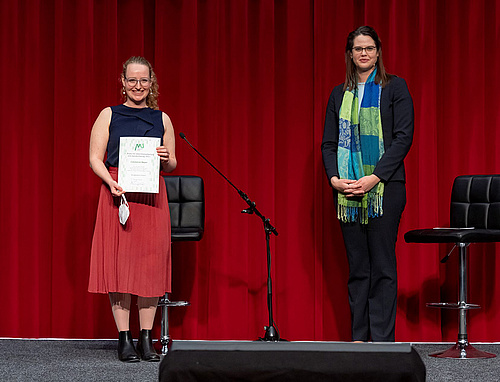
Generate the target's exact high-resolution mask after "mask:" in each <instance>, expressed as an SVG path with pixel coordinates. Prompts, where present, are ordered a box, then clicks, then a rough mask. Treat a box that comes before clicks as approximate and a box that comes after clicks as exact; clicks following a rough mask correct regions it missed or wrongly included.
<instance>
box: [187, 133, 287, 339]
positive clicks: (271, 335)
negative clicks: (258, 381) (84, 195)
mask: <svg viewBox="0 0 500 382" xmlns="http://www.w3.org/2000/svg"><path fill="white" fill-rule="evenodd" d="M179 136H180V137H181V138H182V139H183V140H185V141H186V143H187V144H188V145H189V146H191V148H192V149H193V150H194V151H196V153H197V154H198V155H199V156H200V157H202V158H203V160H204V161H205V162H207V163H208V164H209V165H210V166H212V168H213V169H214V170H215V171H217V172H218V173H219V175H220V176H222V177H223V178H224V179H225V180H226V181H227V182H228V183H229V184H230V185H231V186H232V187H233V188H234V189H235V190H236V191H237V192H238V195H240V197H241V198H242V199H243V200H244V201H245V203H246V204H247V205H248V208H246V209H244V210H243V211H241V213H244V214H249V215H252V214H255V215H257V216H258V217H259V218H260V219H261V220H262V223H263V225H264V231H265V233H266V250H267V310H268V312H269V325H268V326H264V330H265V331H266V332H265V335H264V337H259V340H261V341H279V340H280V335H279V332H278V329H277V328H276V326H275V323H274V319H273V287H272V280H271V248H270V245H269V241H270V238H271V234H274V235H275V236H278V231H276V228H274V227H273V226H272V225H271V223H270V220H269V219H267V218H266V217H265V216H264V215H262V214H261V213H260V211H259V210H258V209H257V207H256V204H255V202H253V201H252V200H250V198H249V197H248V196H247V194H245V193H244V192H243V191H241V190H239V189H238V188H237V187H236V186H235V185H234V184H233V183H231V181H230V180H229V179H228V178H226V176H225V175H224V174H223V173H221V172H220V171H219V170H218V169H217V167H215V166H214V165H213V164H212V163H211V162H210V161H209V160H208V159H207V158H205V157H204V156H203V154H202V153H200V152H199V151H198V150H197V149H196V148H195V147H194V146H193V145H192V144H191V143H189V141H188V140H187V138H186V135H185V134H184V133H179Z"/></svg>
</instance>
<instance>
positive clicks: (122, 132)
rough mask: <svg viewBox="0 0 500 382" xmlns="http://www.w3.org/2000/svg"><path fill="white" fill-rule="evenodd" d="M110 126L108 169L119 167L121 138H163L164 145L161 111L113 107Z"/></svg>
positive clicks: (122, 106)
mask: <svg viewBox="0 0 500 382" xmlns="http://www.w3.org/2000/svg"><path fill="white" fill-rule="evenodd" d="M111 111H112V115H111V123H110V124H109V139H108V147H107V152H108V157H107V159H106V163H105V165H106V167H107V168H109V167H118V150H119V147H120V137H155V138H161V144H162V145H163V133H164V130H165V129H164V127H163V119H162V112H161V111H160V110H153V109H150V108H149V107H145V108H141V109H138V108H134V107H128V106H125V105H118V106H111Z"/></svg>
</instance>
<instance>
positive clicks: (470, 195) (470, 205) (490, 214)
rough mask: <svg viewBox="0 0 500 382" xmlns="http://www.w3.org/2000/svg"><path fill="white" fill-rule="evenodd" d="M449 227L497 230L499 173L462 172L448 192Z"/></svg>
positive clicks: (499, 194) (499, 206) (498, 222)
mask: <svg viewBox="0 0 500 382" xmlns="http://www.w3.org/2000/svg"><path fill="white" fill-rule="evenodd" d="M450 226H451V227H453V228H463V227H474V228H480V229H500V175H462V176H458V177H456V178H455V182H454V183H453V189H452V191H451V206H450Z"/></svg>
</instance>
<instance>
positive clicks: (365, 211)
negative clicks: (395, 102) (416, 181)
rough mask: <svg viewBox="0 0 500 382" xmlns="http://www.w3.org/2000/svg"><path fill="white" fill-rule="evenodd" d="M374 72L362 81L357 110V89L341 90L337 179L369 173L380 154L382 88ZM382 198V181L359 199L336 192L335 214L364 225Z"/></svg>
mask: <svg viewBox="0 0 500 382" xmlns="http://www.w3.org/2000/svg"><path fill="white" fill-rule="evenodd" d="M376 72H377V70H376V69H375V70H374V71H373V72H372V73H371V74H370V76H369V77H368V80H367V81H366V83H365V91H364V94H363V99H362V101H361V108H360V109H359V107H358V106H359V100H358V89H357V88H356V89H354V90H346V91H345V92H344V98H343V100H342V105H341V106H340V118H339V120H340V121H339V144H338V152H337V159H338V170H339V177H340V179H353V180H358V179H360V178H362V177H363V176H366V175H371V174H372V173H373V170H374V169H375V166H376V165H377V163H378V161H379V160H380V158H381V157H382V155H383V154H384V137H383V132H382V120H381V117H380V95H381V93H382V87H381V86H380V85H379V84H377V83H375V81H374V79H375V74H376ZM358 109H359V113H358ZM358 114H359V115H358ZM383 198H384V184H383V183H382V182H379V183H378V184H377V185H376V186H375V187H373V188H372V189H371V190H370V191H369V192H368V193H367V194H365V195H364V196H363V197H359V198H358V197H354V198H353V197H351V198H347V197H346V196H345V195H344V194H342V193H340V192H339V194H338V208H337V216H338V218H339V220H341V221H342V222H345V223H347V222H355V221H359V222H360V223H361V224H367V223H368V218H373V217H378V216H382V214H383V210H382V201H383Z"/></svg>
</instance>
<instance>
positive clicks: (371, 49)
mask: <svg viewBox="0 0 500 382" xmlns="http://www.w3.org/2000/svg"><path fill="white" fill-rule="evenodd" d="M352 50H353V52H356V53H361V52H362V51H363V50H364V51H365V52H366V53H367V54H370V53H373V52H375V51H376V50H377V47H376V46H366V47H364V48H362V47H360V46H355V47H354V48H352Z"/></svg>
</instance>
